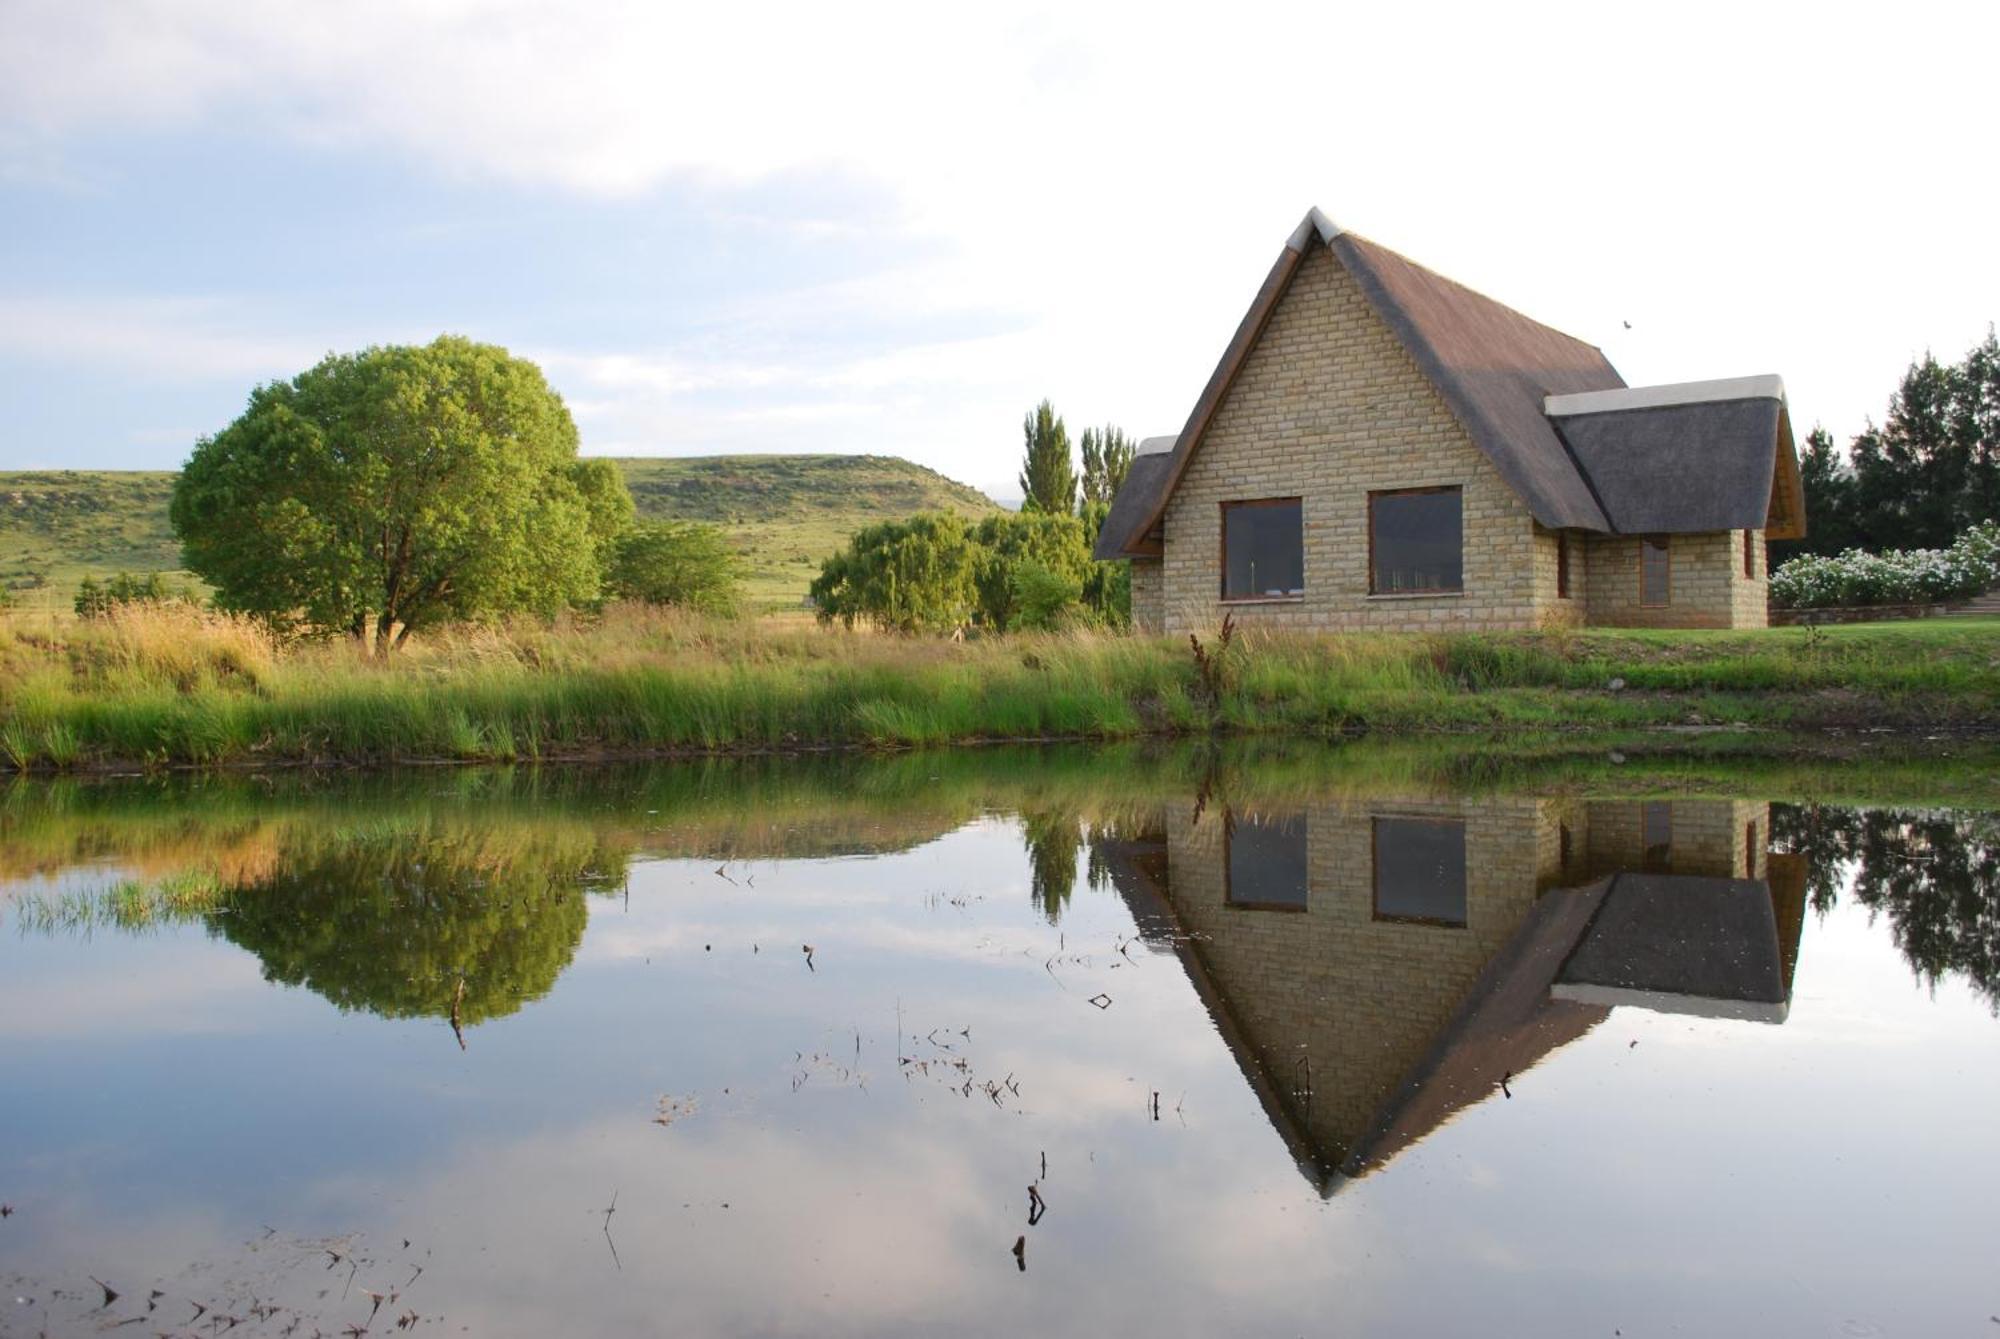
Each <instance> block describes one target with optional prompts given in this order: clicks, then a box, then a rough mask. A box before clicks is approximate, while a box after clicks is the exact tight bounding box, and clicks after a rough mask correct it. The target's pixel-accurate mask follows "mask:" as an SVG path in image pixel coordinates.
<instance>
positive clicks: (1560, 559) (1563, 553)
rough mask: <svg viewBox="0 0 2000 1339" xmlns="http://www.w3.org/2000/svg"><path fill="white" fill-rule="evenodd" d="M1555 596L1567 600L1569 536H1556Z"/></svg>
mask: <svg viewBox="0 0 2000 1339" xmlns="http://www.w3.org/2000/svg"><path fill="white" fill-rule="evenodd" d="M1556 594H1557V595H1558V596H1560V597H1561V598H1562V599H1565V600H1567V599H1568V598H1569V536H1568V535H1565V534H1558V535H1557V536H1556Z"/></svg>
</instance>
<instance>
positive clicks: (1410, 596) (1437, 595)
mask: <svg viewBox="0 0 2000 1339" xmlns="http://www.w3.org/2000/svg"><path fill="white" fill-rule="evenodd" d="M1368 598H1369V599H1371V600H1462V599H1464V598H1465V592H1464V591H1462V590H1401V591H1385V592H1383V593H1382V594H1379V595H1370V596H1369V597H1368Z"/></svg>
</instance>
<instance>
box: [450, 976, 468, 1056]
mask: <svg viewBox="0 0 2000 1339" xmlns="http://www.w3.org/2000/svg"><path fill="white" fill-rule="evenodd" d="M464 1003H465V978H464V977H462V976H461V977H460V978H458V989H457V990H454V991H453V992H452V993H451V1035H452V1036H454V1037H456V1038H458V1049H459V1050H461V1051H462V1050H464V1049H465V1028H464V1026H463V1025H462V1023H461V1022H460V1019H459V1006H460V1005H462V1004H464Z"/></svg>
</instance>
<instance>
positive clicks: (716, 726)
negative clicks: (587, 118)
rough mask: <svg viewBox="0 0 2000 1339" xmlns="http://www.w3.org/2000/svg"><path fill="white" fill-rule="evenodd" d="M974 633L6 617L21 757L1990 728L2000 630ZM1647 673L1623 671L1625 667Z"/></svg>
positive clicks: (69, 764) (7, 670) (327, 756)
mask: <svg viewBox="0 0 2000 1339" xmlns="http://www.w3.org/2000/svg"><path fill="white" fill-rule="evenodd" d="M1225 654H1226V656H1227V664H1226V665H1225V666H1224V667H1223V669H1224V672H1223V675H1222V678H1221V679H1220V681H1219V682H1220V684H1221V690H1220V691H1219V692H1211V691H1210V689H1209V687H1208V686H1207V685H1206V684H1205V683H1204V682H1203V681H1201V680H1200V679H1199V678H1198V676H1197V672H1196V668H1195V663H1194V659H1193V657H1192V656H1191V655H1190V654H1189V650H1188V647H1187V645H1186V643H1185V642H1176V641H1173V640H1171V639H1164V638H1142V637H1117V636H1104V635H1094V634H1067V635H1066V634H1048V635H1038V636H1026V637H1007V638H992V639H983V640H972V641H966V642H950V641H943V640H929V639H903V638H892V637H883V636H875V635H869V634H865V633H864V634H855V633H844V632H838V631H827V630H822V629H819V628H814V627H800V626H789V627H779V626H773V625H771V624H769V623H760V622H755V621H718V620H711V619H702V618H696V617H689V616H681V615H676V614H672V613H667V612H660V611H650V610H644V609H614V610H612V611H610V612H608V613H607V614H605V615H604V616H602V617H599V618H592V619H584V618H570V619H563V620H558V621H556V622H553V623H543V622H536V621H522V622H518V623H514V624H509V625H504V626H496V627H468V628H457V629H448V630H445V631H443V632H441V633H439V634H435V635H432V636H428V637H423V638H419V639H416V640H414V641H413V643H412V644H411V645H410V647H409V648H408V649H407V650H405V651H403V652H401V653H398V654H396V655H394V656H390V657H386V658H382V659H371V658H370V657H368V656H367V655H365V654H364V653H363V652H361V651H360V650H359V649H358V648H356V647H355V646H353V645H351V644H347V643H332V644H328V643H317V644H306V645H298V646H291V647H284V646H280V645H278V644H276V643H274V642H273V641H272V639H271V638H270V637H269V636H268V635H266V634H265V633H264V632H263V631H262V630H261V629H260V628H259V627H258V626H257V625H256V624H254V623H251V622H248V621H245V620H242V619H237V618H232V617H229V616H226V615H221V614H215V613H212V612H206V611H202V610H199V609H195V608H192V607H189V606H185V605H163V606H128V607H125V608H121V609H119V610H118V611H116V612H115V613H114V614H112V615H111V616H109V617H107V618H102V619H89V620H77V619H71V618H66V617H62V616H59V615H54V614H48V613H41V614H19V615H6V616H0V763H4V765H5V766H7V767H10V768H13V769H16V770H24V771H25V770H39V769H48V768H54V769H66V768H80V767H87V766H95V765H104V764H110V763H118V764H138V765H145V764H153V765H166V764H185V763H193V764H242V763H255V762H313V761H320V762H332V761H361V762H382V761H394V760H414V759H439V760H444V759H453V760H498V761H506V760H516V759H524V758H526V759H549V758H564V757H589V756H595V755H609V754H632V753H645V752H682V751H685V752H714V751H732V750H760V749H762V750H768V749H788V748H801V747H823V746H877V747H895V746H907V745H920V744H936V743H943V742H955V741H969V740H997V739H1030V738H1054V737H1065V738H1096V739H1109V738H1125V737H1134V736H1139V735H1148V734H1195V733H1204V734H1205V733H1210V732H1215V731H1224V732H1283V733H1289V734H1301V735H1322V736H1324V735H1333V734H1339V733H1344V732H1353V731H1357V730H1394V731H1410V730H1446V729H1468V728H1492V727H1522V726H1525V727H1548V726H1558V725H1561V726H1571V725H1580V726H1591V727H1614V728H1615V727H1626V726H1636V725H1646V724H1654V723H1663V722H1673V723H1680V722H1684V721H1686V720H1687V719H1688V718H1689V717H1690V715H1694V716H1698V717H1701V718H1703V719H1713V720H1717V721H1724V722H1728V721H1746V722H1750V723H1754V724H1766V725H1768V724H1781V723H1787V722H1790V723H1812V722H1815V721H1823V720H1828V719H1850V718H1851V719H1856V720H1884V721H1896V720H1901V721H1910V722H1927V721H1960V722H1963V721H1971V722H1982V721H1984V722H1990V721H1992V720H1994V719H1996V717H2000V713H1996V710H1995V709H1996V705H2000V627H1995V626H1994V625H1991V624H1979V623H1970V624H1966V625H1964V626H1963V628H1961V629H1959V630H1957V631H1954V632H1939V631H1937V630H1934V629H1932V628H1929V627H1926V628H1924V629H1923V632H1922V635H1920V636H1918V635H1911V636H1907V637H1906V636H1898V635H1895V634H1893V633H1888V632H1884V631H1882V630H1879V629H1859V628H1857V629H1851V630H1850V629H1844V628H1843V629H1832V630H1828V631H1826V632H1823V633H1822V632H1817V631H1814V632H1808V631H1807V630H1804V629H1773V630H1771V631H1768V632H1762V633H1746V634H1714V635H1688V636H1683V637H1665V636H1662V635H1660V634H1611V633H1585V634H1578V633H1561V634H1557V633H1550V634H1509V635H1470V634H1457V635H1440V636H1415V635H1411V636H1399V635H1392V634H1356V635H1339V636H1328V637H1287V636H1274V635H1268V634H1260V633H1257V632H1255V631H1252V632H1248V633H1244V634H1239V635H1238V637H1237V638H1236V639H1235V641H1234V642H1233V643H1232V644H1231V646H1230V647H1229V649H1228V651H1227V652H1226V653H1225ZM1614 683H1615V684H1616V685H1617V688H1618V689H1619V690H1620V691H1614V690H1613V685H1614Z"/></svg>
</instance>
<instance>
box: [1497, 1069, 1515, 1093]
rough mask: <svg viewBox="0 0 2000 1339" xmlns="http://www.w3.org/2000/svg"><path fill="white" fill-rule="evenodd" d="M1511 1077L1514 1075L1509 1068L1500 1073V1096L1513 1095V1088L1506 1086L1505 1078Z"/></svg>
mask: <svg viewBox="0 0 2000 1339" xmlns="http://www.w3.org/2000/svg"><path fill="white" fill-rule="evenodd" d="M1513 1077H1514V1071H1513V1070H1511V1069H1510V1070H1508V1071H1507V1072H1506V1073H1505V1074H1502V1075H1501V1076H1500V1095H1501V1096H1502V1097H1508V1098H1511V1097H1513V1095H1514V1090H1513V1089H1512V1088H1509V1087H1508V1086H1507V1080H1509V1079H1511V1078H1513Z"/></svg>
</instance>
